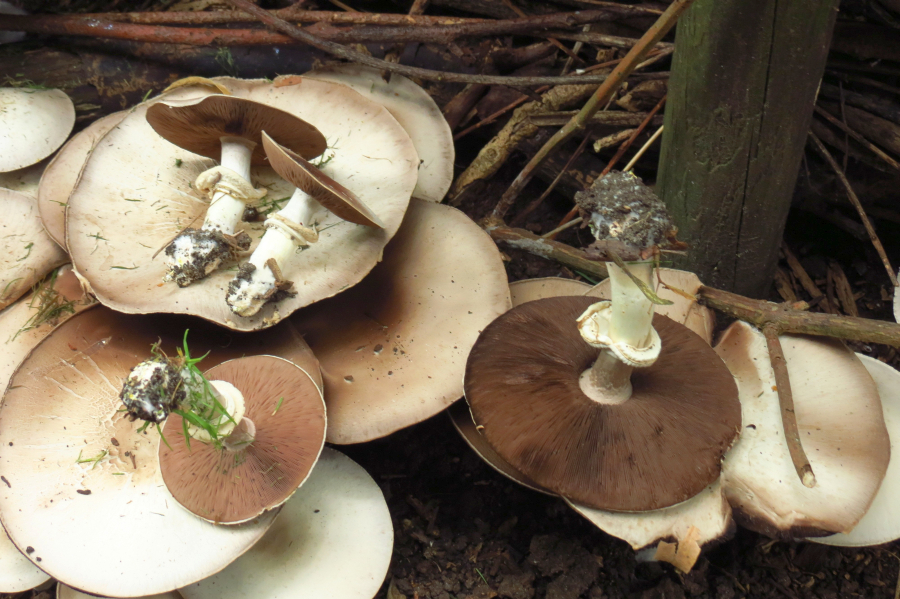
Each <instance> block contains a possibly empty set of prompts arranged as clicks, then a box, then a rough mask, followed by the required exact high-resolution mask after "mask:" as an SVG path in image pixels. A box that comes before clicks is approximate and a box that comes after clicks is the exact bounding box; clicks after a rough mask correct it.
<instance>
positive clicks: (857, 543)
mask: <svg viewBox="0 0 900 599" xmlns="http://www.w3.org/2000/svg"><path fill="white" fill-rule="evenodd" d="M856 355H857V356H858V357H859V359H860V360H862V363H863V366H865V367H866V370H868V371H869V374H871V375H872V378H873V379H874V380H875V384H876V385H877V386H878V394H879V395H880V396H881V408H882V410H883V411H884V423H885V425H886V426H887V429H888V434H889V435H890V436H891V454H892V459H891V462H890V464H889V465H888V469H887V473H886V474H885V475H884V480H883V481H882V482H881V488H880V489H878V493H877V494H876V495H875V499H874V500H873V501H872V505H871V506H869V510H868V511H867V512H866V515H865V516H863V517H862V520H860V521H859V523H858V524H857V525H856V526H854V527H853V530H851V531H850V532H847V533H839V534H836V535H831V536H829V537H818V538H812V539H809V540H810V541H815V542H816V543H823V544H825V545H838V546H840V547H863V546H867V545H880V544H882V543H889V542H891V541H894V540H896V539H898V538H900V503H898V501H897V496H898V494H900V372H897V371H896V370H894V369H893V368H891V367H890V366H888V365H887V364H885V363H884V362H880V361H878V360H875V359H873V358H870V357H868V356H864V355H862V354H856Z"/></svg>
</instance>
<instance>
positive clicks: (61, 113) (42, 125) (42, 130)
mask: <svg viewBox="0 0 900 599" xmlns="http://www.w3.org/2000/svg"><path fill="white" fill-rule="evenodd" d="M0 106H2V107H3V109H2V110H0V172H4V173H5V172H8V171H15V170H18V169H21V168H25V167H27V166H31V165H32V164H36V163H38V162H40V161H41V160H43V159H44V158H46V157H47V156H49V155H50V154H52V153H53V152H55V151H56V150H57V148H59V146H61V145H62V144H63V142H64V141H66V138H67V137H69V133H71V132H72V127H74V126H75V106H74V105H73V104H72V100H71V99H70V98H69V96H67V95H66V94H65V93H64V92H62V91H60V90H58V89H46V90H45V89H30V88H26V87H14V88H0Z"/></svg>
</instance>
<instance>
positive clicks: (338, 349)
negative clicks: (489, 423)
mask: <svg viewBox="0 0 900 599" xmlns="http://www.w3.org/2000/svg"><path fill="white" fill-rule="evenodd" d="M508 307H509V287H508V286H507V282H506V272H505V269H504V268H503V262H502V260H501V259H500V253H499V251H498V250H497V246H496V245H495V244H494V243H493V242H492V241H491V239H490V237H488V235H487V234H486V233H485V232H484V231H483V230H482V229H481V228H480V227H479V226H478V225H476V224H475V223H474V222H472V220H471V219H469V218H468V217H467V216H466V215H464V214H463V213H462V212H460V211H458V210H456V209H455V208H450V207H449V206H444V205H441V204H435V203H433V202H425V201H423V200H416V199H414V200H412V201H411V202H410V204H409V210H408V212H407V213H406V218H405V219H404V221H403V226H402V227H401V228H400V231H398V233H397V235H396V237H395V238H394V240H393V241H391V243H390V244H389V245H388V246H387V248H385V251H384V260H383V261H382V262H381V263H380V264H379V265H378V266H376V267H375V268H374V269H373V270H372V272H371V273H370V274H369V276H368V277H366V278H365V279H364V280H363V281H362V282H361V283H360V284H358V285H356V286H355V287H353V288H352V289H348V290H347V291H345V292H343V293H341V294H340V295H338V296H337V297H334V298H332V299H329V300H328V301H325V302H319V303H317V304H314V305H312V306H309V307H308V308H306V309H304V310H301V311H299V312H297V313H296V314H295V315H294V316H292V317H291V319H290V322H291V323H292V324H294V325H295V326H296V327H297V329H298V330H299V331H300V332H301V333H303V336H304V339H305V340H306V341H307V342H308V343H309V344H310V347H312V348H313V351H314V352H315V354H316V357H318V358H319V360H320V362H321V364H322V373H323V377H324V379H325V403H326V405H327V406H328V441H329V442H331V443H341V444H343V443H361V442H363V441H369V440H371V439H377V438H379V437H383V436H385V435H388V434H390V433H392V432H394V431H397V430H400V429H401V428H404V427H407V426H410V425H412V424H415V423H417V422H421V421H422V420H425V419H426V418H430V417H431V416H434V415H435V414H437V413H438V412H440V411H441V410H443V409H445V408H446V407H447V406H449V405H450V404H451V403H453V402H454V401H455V400H456V399H458V398H459V397H460V395H462V375H463V372H464V365H465V359H466V355H467V354H468V352H469V349H470V348H471V347H472V344H473V343H474V342H475V339H476V338H477V337H478V333H479V331H480V330H481V329H483V328H484V327H485V326H486V325H487V324H488V323H489V322H490V321H491V320H493V319H494V318H496V317H497V316H498V315H499V314H502V313H503V312H504V311H506V310H507V309H508Z"/></svg>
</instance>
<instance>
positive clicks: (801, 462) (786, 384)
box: [762, 325, 816, 489]
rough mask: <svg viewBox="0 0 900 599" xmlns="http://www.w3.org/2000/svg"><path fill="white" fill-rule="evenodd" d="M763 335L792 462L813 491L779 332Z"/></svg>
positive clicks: (813, 477)
mask: <svg viewBox="0 0 900 599" xmlns="http://www.w3.org/2000/svg"><path fill="white" fill-rule="evenodd" d="M762 332H763V335H765V337H766V346H767V347H768V348H769V361H770V362H771V363H772V371H773V372H774V373H775V387H776V389H777V391H778V403H779V404H780V405H781V423H782V425H783V426H784V440H785V441H786V442H787V446H788V451H789V452H790V454H791V461H792V462H793V463H794V469H795V470H796V471H797V476H799V477H800V482H802V483H803V486H804V487H807V488H809V489H812V488H813V487H815V486H816V475H815V474H814V473H813V470H812V466H811V465H810V464H809V458H808V457H806V452H805V451H804V450H803V445H802V444H801V442H800V430H799V429H798V428H797V414H796V413H794V394H793V393H791V379H790V376H789V375H788V369H787V361H786V360H785V358H784V350H783V349H782V348H781V341H779V340H778V330H777V328H776V327H775V326H774V325H768V326H765V327H763V330H762Z"/></svg>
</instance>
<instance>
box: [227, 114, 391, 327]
mask: <svg viewBox="0 0 900 599" xmlns="http://www.w3.org/2000/svg"><path fill="white" fill-rule="evenodd" d="M262 143H263V148H264V149H265V151H266V157H267V158H268V159H269V164H270V165H271V166H272V168H273V169H275V172H276V173H278V174H279V175H281V176H282V177H283V178H284V179H286V180H287V181H288V182H290V183H291V184H292V185H294V186H295V187H296V189H295V190H294V193H293V194H292V195H291V198H290V200H288V203H287V205H286V206H285V207H284V208H282V209H281V210H279V211H278V212H273V213H272V214H270V215H269V217H268V218H267V219H266V233H265V235H263V238H262V240H260V242H259V245H258V246H257V248H256V250H254V252H253V255H252V256H250V260H249V261H247V262H246V263H245V264H242V265H241V267H240V269H239V271H238V275H237V276H236V277H235V278H234V279H233V280H232V281H231V283H229V285H228V294H227V296H226V298H225V299H226V301H227V302H228V305H229V306H231V309H232V310H233V311H234V313H235V314H239V315H241V316H253V315H254V314H256V313H257V312H259V309H260V308H262V306H263V304H265V303H266V302H268V301H277V300H278V299H279V298H278V294H279V293H282V294H290V293H293V292H292V291H291V289H292V288H293V285H294V283H293V282H292V281H286V280H284V278H283V275H282V274H281V273H282V269H283V267H284V265H285V263H286V262H287V260H288V259H289V258H290V255H291V253H292V252H293V251H294V249H295V242H296V243H299V245H300V247H301V248H304V247H306V246H309V245H310V244H312V243H315V242H316V241H318V239H319V232H318V230H317V222H316V220H315V219H316V217H317V213H320V212H322V209H323V208H327V209H328V210H329V211H330V212H332V213H333V214H335V215H337V216H338V218H341V219H343V220H345V221H349V222H351V223H355V224H358V225H364V226H367V227H377V228H379V229H383V228H384V225H383V224H382V223H381V221H380V220H378V217H377V216H376V215H375V214H374V213H373V212H372V211H371V210H369V208H368V207H366V205H365V204H363V202H362V200H360V199H359V198H358V197H357V196H356V194H354V193H353V192H352V191H350V190H349V189H347V188H346V187H344V186H343V185H341V184H340V183H338V182H337V181H335V180H334V179H332V178H331V177H329V176H328V175H326V174H325V173H323V172H322V171H320V170H319V169H318V168H316V167H315V166H313V165H312V164H310V163H309V162H307V161H306V160H305V159H304V158H303V157H302V156H300V155H299V154H297V153H296V152H293V151H291V150H290V149H289V148H286V147H284V146H282V145H281V144H279V143H278V142H276V141H275V140H273V139H272V138H271V137H270V136H269V135H268V134H267V133H266V132H265V131H263V132H262Z"/></svg>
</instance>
